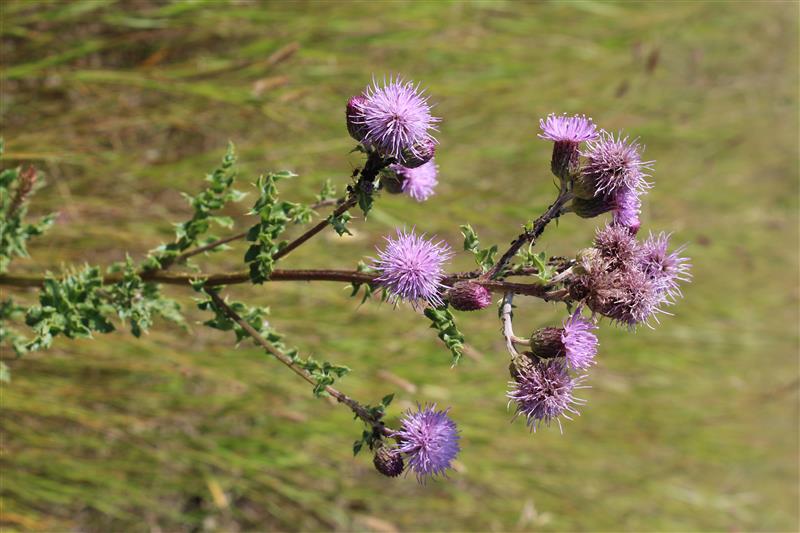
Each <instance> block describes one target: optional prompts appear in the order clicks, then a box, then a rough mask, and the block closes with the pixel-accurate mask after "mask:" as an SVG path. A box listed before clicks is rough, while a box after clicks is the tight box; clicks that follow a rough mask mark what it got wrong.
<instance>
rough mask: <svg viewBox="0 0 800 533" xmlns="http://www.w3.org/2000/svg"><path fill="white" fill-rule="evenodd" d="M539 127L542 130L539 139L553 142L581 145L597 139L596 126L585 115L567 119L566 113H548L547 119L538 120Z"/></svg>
mask: <svg viewBox="0 0 800 533" xmlns="http://www.w3.org/2000/svg"><path fill="white" fill-rule="evenodd" d="M539 127H540V128H541V129H542V133H540V134H539V137H541V138H542V139H548V140H550V141H553V142H570V143H581V142H583V141H591V140H593V139H596V138H597V126H595V125H594V123H593V122H592V119H591V118H587V117H586V115H574V116H571V117H568V116H567V114H566V113H564V114H563V115H556V114H555V113H550V114H549V115H547V118H543V119H539Z"/></svg>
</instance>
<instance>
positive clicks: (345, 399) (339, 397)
mask: <svg viewBox="0 0 800 533" xmlns="http://www.w3.org/2000/svg"><path fill="white" fill-rule="evenodd" d="M206 294H208V295H209V296H210V297H211V299H212V300H213V301H214V305H216V306H217V307H219V308H220V309H222V311H223V312H224V313H225V314H226V315H228V317H230V319H231V320H233V321H234V322H236V323H237V324H239V326H241V327H242V329H244V330H245V331H246V332H247V334H248V335H250V336H251V337H252V338H253V340H255V341H256V342H257V343H258V344H259V345H261V347H262V348H264V350H266V351H267V353H269V354H270V355H272V356H273V357H275V359H277V360H278V361H280V362H281V363H283V364H284V365H286V366H287V367H289V369H290V370H291V371H292V372H294V373H295V374H297V375H298V376H300V377H301V378H303V379H304V380H306V381H307V382H308V383H310V384H311V385H316V384H317V382H316V380H314V378H313V377H311V375H310V374H309V373H308V372H306V371H305V370H304V369H303V368H301V367H299V366H298V365H296V364H295V363H294V362H293V361H292V359H291V358H290V357H289V356H288V355H286V354H285V353H283V352H281V351H280V350H278V349H277V348H275V346H273V345H272V344H270V343H269V341H267V340H266V339H265V338H264V337H262V336H261V334H260V333H259V332H258V331H256V329H255V328H254V327H253V326H251V325H250V324H248V323H247V321H246V320H244V319H242V317H240V316H239V315H238V313H236V311H234V310H233V309H231V307H230V306H229V305H228V304H227V303H225V300H223V299H222V298H221V297H220V296H219V294H217V292H216V291H214V290H207V291H206ZM325 392H327V393H328V394H330V395H331V396H333V397H334V398H336V401H338V402H339V403H342V404H344V405H346V406H347V407H349V408H350V410H351V411H353V413H354V414H355V415H356V416H357V417H358V418H360V419H361V420H363V421H364V422H365V423H367V424H369V425H370V426H372V427H373V428H377V429H378V430H380V431H381V433H382V434H384V435H386V436H391V435H392V434H393V431H391V430H390V429H389V428H387V427H386V426H385V425H384V424H383V422H381V421H380V420H379V419H376V418H375V417H374V416H372V414H371V413H370V412H369V410H368V409H367V408H366V407H364V406H363V405H361V404H360V403H358V402H357V401H356V400H354V399H353V398H351V397H349V396H348V395H346V394H344V393H343V392H340V391H339V390H337V389H335V388H333V387H332V386H330V385H328V386H326V387H325Z"/></svg>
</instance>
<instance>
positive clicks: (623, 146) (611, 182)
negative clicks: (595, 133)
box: [582, 131, 653, 195]
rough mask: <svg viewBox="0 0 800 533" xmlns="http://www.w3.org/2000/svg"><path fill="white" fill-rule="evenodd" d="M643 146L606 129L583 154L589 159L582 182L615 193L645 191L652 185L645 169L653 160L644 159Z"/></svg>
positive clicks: (605, 191) (594, 188) (608, 192)
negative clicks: (642, 156) (627, 190)
mask: <svg viewBox="0 0 800 533" xmlns="http://www.w3.org/2000/svg"><path fill="white" fill-rule="evenodd" d="M641 151H642V147H641V146H640V145H639V143H637V142H636V141H635V140H633V141H629V140H628V137H624V138H623V137H622V134H621V133H620V134H618V135H617V137H614V135H613V134H611V133H608V132H607V131H602V132H601V134H600V138H599V139H598V140H596V141H592V142H589V143H588V145H587V149H586V151H585V152H583V153H582V155H583V156H585V157H586V158H587V162H586V166H584V167H583V181H584V183H585V184H587V185H588V186H589V187H590V188H591V189H592V190H593V191H594V193H595V195H598V194H605V195H612V194H614V193H616V192H618V191H620V190H622V189H629V190H633V191H644V190H646V189H648V188H649V187H650V184H649V183H648V182H647V181H646V180H645V178H646V177H647V176H648V174H646V173H645V171H646V170H652V164H653V162H652V161H642V158H641V154H640V152H641Z"/></svg>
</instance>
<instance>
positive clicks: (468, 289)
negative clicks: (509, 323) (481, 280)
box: [447, 281, 492, 311]
mask: <svg viewBox="0 0 800 533" xmlns="http://www.w3.org/2000/svg"><path fill="white" fill-rule="evenodd" d="M447 302H448V303H449V304H450V306H451V307H452V308H453V309H456V310H458V311H479V310H481V309H485V308H486V307H488V306H489V305H490V304H491V303H492V293H490V292H489V290H488V289H487V288H486V287H484V286H483V285H480V284H478V283H473V282H471V281H459V282H458V283H456V284H455V285H453V288H452V289H450V290H449V291H447Z"/></svg>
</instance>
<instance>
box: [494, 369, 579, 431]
mask: <svg viewBox="0 0 800 533" xmlns="http://www.w3.org/2000/svg"><path fill="white" fill-rule="evenodd" d="M583 379H584V378H583V376H579V377H577V378H572V377H571V376H570V375H569V372H567V367H566V365H564V363H563V362H562V361H561V360H558V359H545V360H540V361H535V362H532V363H530V364H526V365H524V366H522V367H521V368H520V367H517V369H516V372H515V375H514V381H512V382H510V383H509V385H510V390H509V391H508V394H507V396H508V398H509V399H510V400H511V401H513V402H514V403H515V404H516V408H517V411H516V414H515V415H514V417H515V418H516V417H518V416H524V417H525V422H526V424H527V425H528V427H530V429H531V430H532V431H536V430H537V429H538V427H539V426H540V425H542V424H544V425H545V426H549V425H550V422H552V421H553V420H556V421H557V422H558V427H559V429H562V431H563V428H561V419H560V417H562V416H563V417H564V418H566V419H567V420H571V418H570V416H569V414H570V413H571V414H579V413H578V411H576V410H575V408H574V407H573V406H577V405H582V404H583V403H584V401H583V400H581V399H579V398H575V396H574V395H573V392H574V391H575V389H576V388H580V382H581V381H582V380H583Z"/></svg>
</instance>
